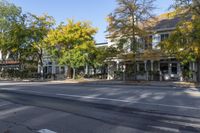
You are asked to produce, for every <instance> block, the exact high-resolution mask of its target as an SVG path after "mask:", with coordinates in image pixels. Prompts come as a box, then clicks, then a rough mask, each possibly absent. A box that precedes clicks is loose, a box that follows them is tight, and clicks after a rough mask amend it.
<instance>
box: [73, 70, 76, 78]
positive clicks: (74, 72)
mask: <svg viewBox="0 0 200 133" xmlns="http://www.w3.org/2000/svg"><path fill="white" fill-rule="evenodd" d="M75 78H76V69H75V68H73V79H75Z"/></svg>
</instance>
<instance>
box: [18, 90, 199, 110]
mask: <svg viewBox="0 0 200 133" xmlns="http://www.w3.org/2000/svg"><path fill="white" fill-rule="evenodd" d="M17 91H19V92H20V91H21V92H32V93H36V94H41V95H42V94H44V93H41V92H37V91H31V90H28V91H26V90H17ZM45 94H51V93H45ZM56 95H58V96H66V97H75V98H82V99H94V100H105V101H113V102H124V103H132V104H143V105H152V106H163V107H171V108H183V109H192V110H200V108H195V107H191V106H180V105H169V104H159V103H158V104H157V103H146V102H136V101H131V100H122V99H112V98H102V97H91V96H81V95H68V94H59V93H57V94H56Z"/></svg>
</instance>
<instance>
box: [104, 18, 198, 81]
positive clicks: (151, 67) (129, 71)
mask: <svg viewBox="0 0 200 133" xmlns="http://www.w3.org/2000/svg"><path fill="white" fill-rule="evenodd" d="M180 20H181V18H178V17H174V18H170V17H169V14H163V15H161V16H158V20H157V22H156V23H155V25H154V26H153V28H151V29H150V30H149V35H148V37H149V40H150V41H149V42H148V43H146V42H145V41H144V42H143V43H141V45H142V46H141V47H140V48H139V49H138V54H137V55H136V57H135V59H134V60H135V61H134V63H133V60H132V59H128V58H127V59H120V58H116V59H113V61H112V62H109V66H108V76H107V78H108V79H109V80H113V79H121V80H156V81H166V80H175V81H183V80H187V81H196V80H197V76H196V75H197V64H196V62H190V63H188V64H184V65H182V64H181V62H179V61H178V60H177V59H176V58H175V57H169V56H167V55H164V54H163V53H162V52H161V48H160V46H159V45H158V44H159V43H160V42H161V41H164V40H165V39H167V38H168V37H169V36H170V34H171V33H172V32H173V31H174V30H175V28H176V26H177V24H178V23H179V22H180ZM141 40H142V39H138V41H141ZM141 42H142V41H141ZM112 44H113V42H112ZM149 49H150V50H149ZM129 52H130V50H129V51H128V52H127V54H129ZM135 67H136V69H135Z"/></svg>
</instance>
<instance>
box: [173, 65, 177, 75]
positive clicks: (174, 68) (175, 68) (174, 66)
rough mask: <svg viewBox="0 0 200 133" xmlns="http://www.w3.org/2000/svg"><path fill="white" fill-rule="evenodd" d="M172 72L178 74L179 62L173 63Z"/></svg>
mask: <svg viewBox="0 0 200 133" xmlns="http://www.w3.org/2000/svg"><path fill="white" fill-rule="evenodd" d="M172 74H177V63H172Z"/></svg>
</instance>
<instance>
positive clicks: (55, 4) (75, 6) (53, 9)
mask: <svg viewBox="0 0 200 133" xmlns="http://www.w3.org/2000/svg"><path fill="white" fill-rule="evenodd" d="M8 1H9V2H11V3H14V4H15V5H17V6H20V7H22V10H23V12H24V13H26V12H30V13H33V14H36V15H42V14H44V13H47V14H48V15H50V16H53V17H54V18H55V20H56V23H57V24H59V23H60V22H66V20H67V19H74V20H75V21H90V22H91V23H92V26H94V27H97V28H98V33H97V34H96V35H95V40H96V42H97V43H102V42H106V39H105V35H106V32H105V31H106V27H107V22H106V17H107V15H108V14H109V13H111V12H112V11H113V10H114V9H115V8H116V7H117V3H116V0H8ZM172 1H173V0H157V1H156V2H155V6H156V7H157V9H156V10H155V11H154V13H155V14H157V15H158V14H161V13H164V12H166V11H168V7H169V5H170V4H172Z"/></svg>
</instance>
